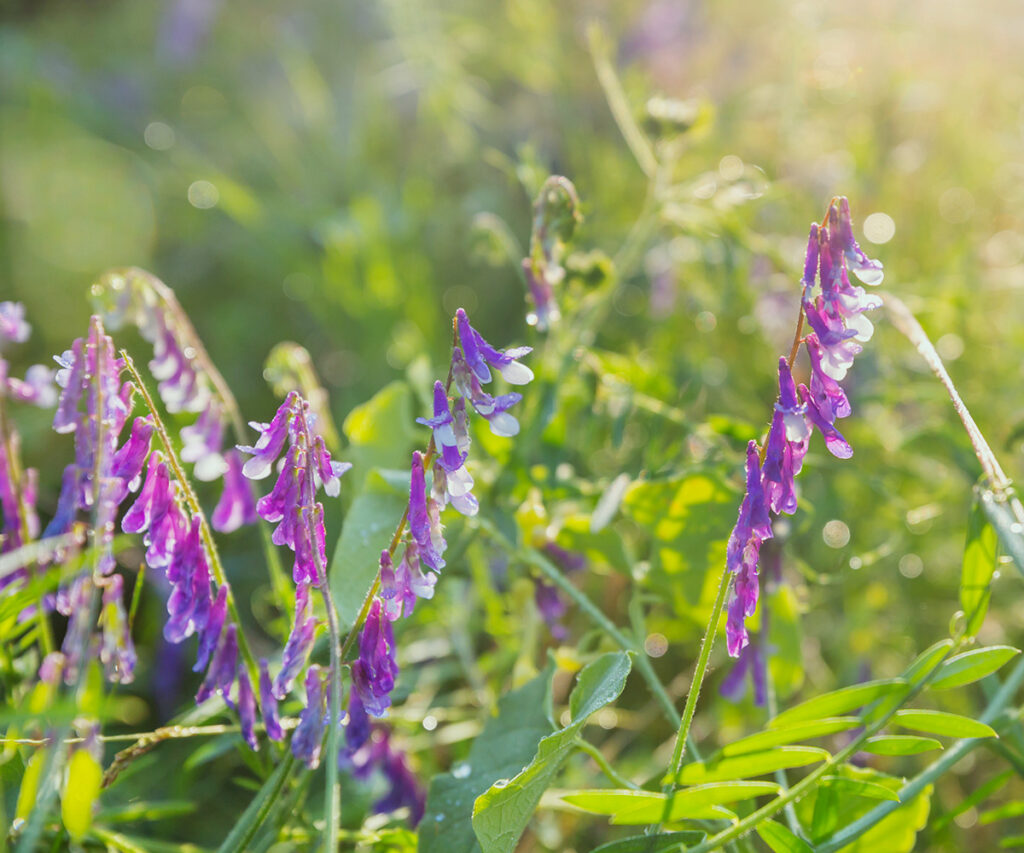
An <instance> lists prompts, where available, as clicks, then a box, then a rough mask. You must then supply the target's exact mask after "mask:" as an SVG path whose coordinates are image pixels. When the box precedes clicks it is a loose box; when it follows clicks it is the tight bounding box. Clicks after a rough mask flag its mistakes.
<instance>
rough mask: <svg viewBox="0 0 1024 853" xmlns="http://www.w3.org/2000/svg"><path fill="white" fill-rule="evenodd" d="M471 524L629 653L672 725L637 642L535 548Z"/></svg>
mask: <svg viewBox="0 0 1024 853" xmlns="http://www.w3.org/2000/svg"><path fill="white" fill-rule="evenodd" d="M474 524H475V525H476V526H477V527H479V528H480V529H481V530H484V531H486V532H487V533H488V535H489V536H490V537H491V538H492V539H493V540H494V541H495V542H496V543H497V544H498V545H500V546H501V547H502V548H504V549H505V550H506V551H507V552H508V553H509V554H512V555H513V556H519V557H521V558H523V559H524V560H526V561H527V562H528V563H530V565H532V566H535V567H536V568H537V569H539V570H540V571H541V572H542V573H543V574H544V575H545V576H546V577H547V578H548V579H549V580H550V581H551V582H552V583H554V584H555V585H556V586H557V587H558V588H559V589H560V590H562V592H564V593H565V594H566V595H568V596H569V597H570V598H571V599H572V600H573V601H575V602H576V604H577V606H579V608H580V610H582V611H583V612H584V613H586V614H587V616H589V617H590V619H591V621H592V622H593V623H594V624H595V625H597V626H598V627H599V628H600V629H601V630H602V631H604V632H605V633H606V634H607V635H608V636H609V637H610V638H611V639H612V640H613V641H614V642H615V644H616V645H617V646H618V647H619V648H620V649H622V650H623V651H624V652H632V653H633V662H634V664H635V665H636V668H637V669H638V670H639V671H640V675H641V676H642V677H643V679H644V681H646V682H647V685H648V687H649V688H650V690H651V693H653V694H654V698H655V699H656V700H657V701H658V704H659V705H660V706H661V709H662V712H663V713H664V715H665V719H666V720H668V722H669V725H671V726H672V727H673V728H675V727H676V725H677V722H678V719H679V717H678V712H677V711H676V705H675V702H673V701H672V697H671V696H669V695H668V691H667V690H666V689H665V686H664V685H663V684H662V683H661V680H660V679H659V678H658V675H657V673H656V672H655V671H654V667H653V666H652V665H651V661H650V659H649V658H648V657H647V654H646V653H645V652H644V650H643V649H642V648H639V647H638V645H637V643H635V642H633V641H631V640H630V639H629V637H627V636H626V635H625V634H623V633H622V631H620V630H619V628H618V627H617V626H616V625H615V623H614V622H612V621H611V620H610V619H609V618H608V617H607V616H605V615H604V613H602V612H601V609H600V608H599V607H598V606H597V605H596V604H594V602H593V601H591V600H590V599H589V598H588V597H587V595H586V594H585V593H584V592H582V591H581V590H579V589H577V588H576V587H575V586H574V585H573V584H572V583H571V582H570V581H569V579H568V578H567V577H566V576H565V575H564V574H563V573H562V572H561V571H559V569H558V567H557V566H556V565H555V564H554V563H552V562H551V561H550V560H549V559H548V558H547V557H545V556H544V555H543V554H541V553H540V552H539V551H537V550H535V549H533V548H517V547H516V546H515V544H514V543H513V542H512V541H511V540H510V539H509V538H508V537H507V536H506V535H505V534H504V533H502V532H501V530H499V529H498V528H497V527H496V526H495V525H494V523H493V522H491V521H488V520H487V519H486V518H481V517H479V516H477V518H476V519H475V520H474ZM690 747H691V750H692V751H693V752H694V754H697V753H696V745H695V744H693V743H692V742H691V743H690Z"/></svg>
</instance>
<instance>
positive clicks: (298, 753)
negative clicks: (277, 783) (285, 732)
mask: <svg viewBox="0 0 1024 853" xmlns="http://www.w3.org/2000/svg"><path fill="white" fill-rule="evenodd" d="M325 694H326V691H325V690H324V676H323V675H322V674H321V669H320V667H319V666H317V665H316V664H313V666H311V667H310V668H309V671H308V672H307V673H306V707H305V708H303V709H302V711H301V713H300V714H299V725H298V726H297V727H296V729H295V734H294V735H292V754H293V755H294V756H295V757H296V758H297V759H299V761H301V762H303V763H304V764H305V765H306V766H307V767H308V768H309V769H310V770H315V769H316V768H317V767H318V766H319V765H320V746H321V742H322V741H323V738H324V724H325V722H326V716H327V714H326V709H325V701H324V699H325Z"/></svg>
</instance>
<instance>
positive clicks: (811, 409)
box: [800, 384, 853, 459]
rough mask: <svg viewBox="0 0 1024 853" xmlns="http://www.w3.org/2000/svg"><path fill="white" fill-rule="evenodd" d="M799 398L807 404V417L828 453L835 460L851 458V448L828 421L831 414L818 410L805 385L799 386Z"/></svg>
mask: <svg viewBox="0 0 1024 853" xmlns="http://www.w3.org/2000/svg"><path fill="white" fill-rule="evenodd" d="M800 396H801V397H803V399H804V402H806V403H807V417H808V419H809V420H810V421H811V423H812V424H814V426H815V427H817V429H818V432H820V433H821V437H822V438H824V439H825V447H826V448H828V452H829V453H831V454H832V455H833V456H835V457H836V458H837V459H849V458H850V457H851V456H853V448H852V447H850V444H849V442H847V440H846V439H845V438H843V434H842V433H841V432H839V430H837V429H836V428H835V425H834V424H833V422H832V421H831V420H829V414H831V412H822V411H821V410H820V409H819V408H818V404H817V403H816V402H815V400H814V397H813V396H812V395H811V392H810V391H809V390H808V388H807V386H806V385H803V384H801V385H800Z"/></svg>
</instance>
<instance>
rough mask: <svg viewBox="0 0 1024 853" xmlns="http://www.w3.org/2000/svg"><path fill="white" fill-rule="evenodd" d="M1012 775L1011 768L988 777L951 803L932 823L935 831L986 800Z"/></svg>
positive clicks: (1013, 773)
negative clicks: (958, 799)
mask: <svg viewBox="0 0 1024 853" xmlns="http://www.w3.org/2000/svg"><path fill="white" fill-rule="evenodd" d="M1014 776H1015V772H1014V771H1013V770H1006V771H1004V772H1002V773H1000V774H999V775H997V776H994V777H993V778H991V779H989V780H988V781H987V782H986V783H985V784H984V785H982V786H981V787H980V788H976V789H975V790H973V791H971V793H970V796H968V797H965V798H964V799H962V800H960V801H959V802H957V803H956V804H955V805H953V806H952V807H951V808H950V810H949V811H947V812H945V813H944V814H942V815H940V816H939V818H938V819H937V820H936V821H935V824H934V828H935V831H936V832H938V831H939V830H941V829H942V828H943V827H944V826H947V825H948V824H949V823H950V822H951V821H952V820H953V819H954V818H955V817H956V816H957V815H960V814H963V813H964V812H965V811H967V810H968V809H971V808H974V806H976V805H978V803H980V802H982V801H983V800H987V799H988V798H989V797H991V796H992V795H993V794H994V793H995V792H996V791H998V790H999V789H1000V788H1002V787H1003V786H1004V785H1005V784H1006V783H1007V782H1009V781H1010V780H1011V779H1012V778H1013V777H1014Z"/></svg>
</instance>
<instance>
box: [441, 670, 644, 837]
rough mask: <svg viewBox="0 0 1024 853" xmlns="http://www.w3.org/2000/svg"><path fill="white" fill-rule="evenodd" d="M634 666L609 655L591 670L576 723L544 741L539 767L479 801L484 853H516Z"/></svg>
mask: <svg viewBox="0 0 1024 853" xmlns="http://www.w3.org/2000/svg"><path fill="white" fill-rule="evenodd" d="M630 666H631V659H630V657H629V655H628V654H626V653H625V652H609V653H608V654H604V655H601V657H599V658H598V659H597V660H595V661H594V662H593V663H590V664H588V665H587V666H585V667H584V668H583V670H582V671H581V672H580V674H579V678H578V679H577V681H576V686H575V687H574V688H573V691H572V694H571V695H570V696H569V711H570V714H571V715H572V722H571V723H570V724H569V725H568V726H566V727H565V728H564V729H562V730H561V731H557V732H555V733H554V734H551V735H548V736H547V737H546V738H544V739H543V740H542V741H540V743H539V744H537V754H536V755H535V756H534V758H533V761H532V762H530V764H529V766H527V767H526V768H525V769H523V770H522V771H521V772H519V773H517V774H516V776H515V777H514V778H513V779H512V780H511V781H509V780H507V779H502V780H499V781H498V782H495V783H494V784H493V785H491V787H490V788H489V789H488V790H487V791H486V792H485V793H483V794H481V795H480V796H479V797H477V800H476V802H475V803H474V805H473V831H474V832H475V833H476V837H477V841H479V843H480V847H481V848H482V849H483V851H484V853H510V851H512V850H514V849H515V847H516V844H517V843H518V842H519V837H520V836H521V835H522V834H523V830H524V829H526V825H527V823H529V821H530V817H531V816H532V815H533V811H534V809H536V807H537V803H538V802H540V798H541V795H542V794H543V793H544V791H545V790H546V789H547V787H548V785H550V784H551V781H552V779H554V777H555V774H556V773H557V772H558V770H559V768H560V767H561V766H562V763H563V762H564V761H565V759H566V758H568V757H569V755H570V754H571V753H572V752H573V750H574V749H575V746H574V744H573V741H574V740H575V738H576V735H577V734H578V733H579V731H580V729H582V728H583V725H584V724H585V723H586V721H587V719H588V718H589V717H590V715H591V714H594V713H595V712H597V711H599V710H600V709H601V708H603V707H604V706H605V705H608V704H609V703H611V702H613V701H615V699H617V698H618V697H619V694H620V693H622V689H623V688H624V687H625V686H626V677H627V676H628V675H629V670H630ZM421 849H422V848H421ZM448 849H449V850H451V848H448Z"/></svg>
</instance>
